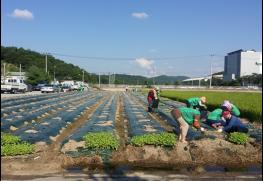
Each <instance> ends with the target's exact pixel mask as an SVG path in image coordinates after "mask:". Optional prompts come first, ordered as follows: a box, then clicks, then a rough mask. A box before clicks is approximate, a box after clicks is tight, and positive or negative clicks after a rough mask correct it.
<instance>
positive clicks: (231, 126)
mask: <svg viewBox="0 0 263 181" xmlns="http://www.w3.org/2000/svg"><path fill="white" fill-rule="evenodd" d="M222 116H223V118H224V119H225V120H226V122H225V124H224V125H223V126H224V128H223V131H225V132H227V133H231V132H243V133H247V132H248V128H247V127H246V126H245V125H244V124H243V123H242V122H241V121H240V119H239V118H238V117H236V116H234V115H231V113H230V111H223V113H222Z"/></svg>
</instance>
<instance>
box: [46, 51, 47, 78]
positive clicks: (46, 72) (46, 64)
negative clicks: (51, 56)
mask: <svg viewBox="0 0 263 181" xmlns="http://www.w3.org/2000/svg"><path fill="white" fill-rule="evenodd" d="M46 73H47V53H46Z"/></svg>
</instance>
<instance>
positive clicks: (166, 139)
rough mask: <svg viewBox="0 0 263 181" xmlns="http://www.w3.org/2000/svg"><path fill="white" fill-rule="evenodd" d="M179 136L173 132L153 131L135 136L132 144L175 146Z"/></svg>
mask: <svg viewBox="0 0 263 181" xmlns="http://www.w3.org/2000/svg"><path fill="white" fill-rule="evenodd" d="M176 139H177V136H176V135H175V134H173V133H165V132H164V133H160V134H157V133H152V134H145V135H140V136H134V137H132V139H131V144H132V145H134V146H144V145H155V146H174V145H175V143H176Z"/></svg>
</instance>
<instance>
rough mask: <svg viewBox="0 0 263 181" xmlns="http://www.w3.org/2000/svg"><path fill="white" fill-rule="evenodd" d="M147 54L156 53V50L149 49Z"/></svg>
mask: <svg viewBox="0 0 263 181" xmlns="http://www.w3.org/2000/svg"><path fill="white" fill-rule="evenodd" d="M149 52H150V53H156V52H157V50H156V49H150V50H149Z"/></svg>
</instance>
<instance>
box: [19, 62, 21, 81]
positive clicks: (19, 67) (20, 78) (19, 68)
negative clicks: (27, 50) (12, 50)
mask: <svg viewBox="0 0 263 181" xmlns="http://www.w3.org/2000/svg"><path fill="white" fill-rule="evenodd" d="M19 75H20V80H19V84H20V82H21V64H19Z"/></svg>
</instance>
